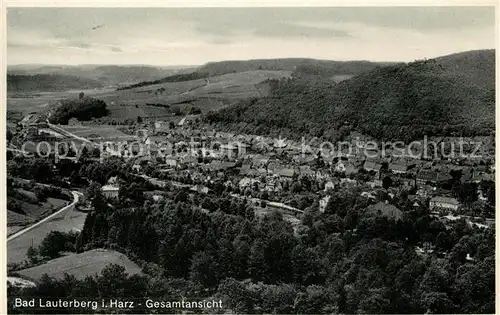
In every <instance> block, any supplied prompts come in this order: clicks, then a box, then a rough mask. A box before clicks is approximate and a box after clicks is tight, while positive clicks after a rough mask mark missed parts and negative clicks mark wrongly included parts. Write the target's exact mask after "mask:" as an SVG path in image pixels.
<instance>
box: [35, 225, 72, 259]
mask: <svg viewBox="0 0 500 315" xmlns="http://www.w3.org/2000/svg"><path fill="white" fill-rule="evenodd" d="M65 245H66V236H65V235H64V234H63V233H61V232H59V231H52V232H50V233H49V234H48V235H47V236H45V238H44V239H43V241H42V244H41V245H40V248H39V252H40V255H42V256H44V257H49V258H51V259H52V258H56V257H58V256H59V252H61V251H63V250H64V249H65Z"/></svg>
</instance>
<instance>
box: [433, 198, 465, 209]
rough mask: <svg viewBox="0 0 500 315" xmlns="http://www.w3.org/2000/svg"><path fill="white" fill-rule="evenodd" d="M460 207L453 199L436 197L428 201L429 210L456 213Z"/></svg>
mask: <svg viewBox="0 0 500 315" xmlns="http://www.w3.org/2000/svg"><path fill="white" fill-rule="evenodd" d="M458 207H460V202H459V201H458V200H457V199H455V198H450V197H441V196H437V197H434V198H432V199H431V200H430V201H429V209H430V210H431V211H436V210H451V211H456V210H457V209H458Z"/></svg>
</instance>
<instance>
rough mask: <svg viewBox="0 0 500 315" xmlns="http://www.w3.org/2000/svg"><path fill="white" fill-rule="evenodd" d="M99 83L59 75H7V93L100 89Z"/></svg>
mask: <svg viewBox="0 0 500 315" xmlns="http://www.w3.org/2000/svg"><path fill="white" fill-rule="evenodd" d="M102 86H103V85H102V83H101V82H99V81H95V80H91V79H87V78H80V77H75V76H69V75H59V74H36V75H16V74H8V75H7V92H17V93H19V92H20V93H26V92H55V91H66V90H74V89H93V88H100V87H102Z"/></svg>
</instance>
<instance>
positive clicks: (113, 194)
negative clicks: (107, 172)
mask: <svg viewBox="0 0 500 315" xmlns="http://www.w3.org/2000/svg"><path fill="white" fill-rule="evenodd" d="M119 190H120V188H119V187H118V186H117V185H104V186H102V188H101V191H102V194H103V195H104V196H105V197H106V198H118V192H119Z"/></svg>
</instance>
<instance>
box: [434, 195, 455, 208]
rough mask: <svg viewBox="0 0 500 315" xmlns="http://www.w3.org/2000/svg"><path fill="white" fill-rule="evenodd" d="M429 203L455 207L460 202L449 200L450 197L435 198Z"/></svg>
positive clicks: (453, 199)
mask: <svg viewBox="0 0 500 315" xmlns="http://www.w3.org/2000/svg"><path fill="white" fill-rule="evenodd" d="M431 201H434V202H441V203H447V204H450V205H456V206H458V205H460V202H459V201H458V200H457V199H455V198H451V197H442V196H436V197H434V198H432V199H431Z"/></svg>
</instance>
